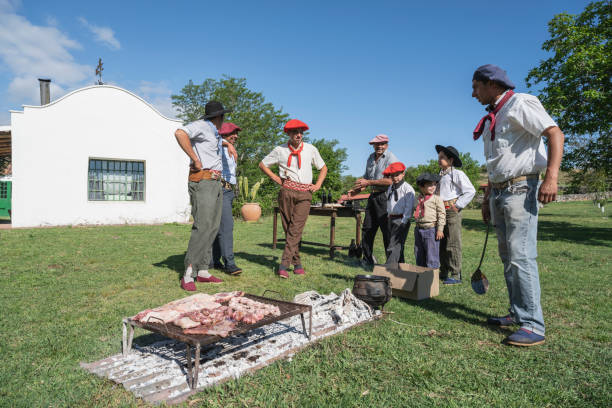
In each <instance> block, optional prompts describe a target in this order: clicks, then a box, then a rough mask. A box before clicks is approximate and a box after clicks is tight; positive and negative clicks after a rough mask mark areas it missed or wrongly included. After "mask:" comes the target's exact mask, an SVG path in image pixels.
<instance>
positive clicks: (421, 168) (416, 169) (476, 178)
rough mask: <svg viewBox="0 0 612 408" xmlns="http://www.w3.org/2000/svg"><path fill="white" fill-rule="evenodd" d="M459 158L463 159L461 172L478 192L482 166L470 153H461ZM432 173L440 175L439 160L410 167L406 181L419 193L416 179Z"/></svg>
mask: <svg viewBox="0 0 612 408" xmlns="http://www.w3.org/2000/svg"><path fill="white" fill-rule="evenodd" d="M459 157H460V158H461V162H462V166H461V170H462V171H463V172H464V173H465V175H466V176H467V177H468V178H469V179H470V182H471V183H472V184H473V185H474V188H475V189H476V191H478V187H479V186H480V179H481V166H480V164H479V163H478V161H476V160H475V159H474V158H473V157H472V156H471V155H470V153H459ZM426 172H427V173H431V174H438V173H440V166H439V165H438V161H437V160H430V161H429V162H427V164H419V165H418V166H410V167H408V168H407V169H406V176H405V177H404V180H406V181H407V182H408V183H410V185H412V187H414V190H415V191H416V192H417V194H418V192H419V187H418V186H417V183H416V179H417V177H418V176H419V174H421V173H426Z"/></svg>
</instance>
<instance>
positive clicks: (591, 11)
mask: <svg viewBox="0 0 612 408" xmlns="http://www.w3.org/2000/svg"><path fill="white" fill-rule="evenodd" d="M548 31H549V33H550V39H549V40H547V41H545V42H544V44H543V45H542V49H544V50H545V51H549V52H552V53H553V55H552V56H551V57H550V58H548V59H546V60H543V61H541V62H540V65H539V66H537V67H535V68H533V69H532V70H531V71H529V74H528V75H527V78H526V82H527V86H528V87H531V86H534V85H536V84H540V83H542V84H543V87H542V88H541V89H540V95H539V97H540V99H541V101H542V104H543V105H544V106H545V107H546V109H547V110H548V111H549V112H550V113H551V114H552V116H554V117H555V118H556V120H557V123H558V124H559V126H560V127H561V129H562V130H563V131H564V133H565V134H566V136H567V142H566V153H565V156H564V160H563V168H564V169H566V170H569V169H576V168H577V169H580V170H582V171H583V172H584V174H585V175H586V174H591V172H592V171H594V172H595V173H598V172H599V170H603V171H604V172H605V173H606V174H607V175H608V176H610V175H611V174H612V131H611V128H610V124H611V123H612V92H611V88H612V82H611V75H612V46H611V45H610V38H612V5H611V3H610V1H609V0H607V1H598V2H593V3H590V4H589V5H588V6H587V7H586V8H585V9H584V11H583V12H582V13H580V14H578V15H571V14H567V13H562V14H558V15H556V16H555V17H554V18H553V19H552V20H551V21H550V22H549V23H548Z"/></svg>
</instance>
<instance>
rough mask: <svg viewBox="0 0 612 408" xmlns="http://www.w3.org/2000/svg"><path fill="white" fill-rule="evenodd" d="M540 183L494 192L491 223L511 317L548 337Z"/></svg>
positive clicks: (490, 197)
mask: <svg viewBox="0 0 612 408" xmlns="http://www.w3.org/2000/svg"><path fill="white" fill-rule="evenodd" d="M538 185H539V183H538V180H537V179H533V180H525V181H520V182H518V183H515V184H513V185H511V186H510V187H507V188H505V189H495V188H493V189H492V190H491V195H490V196H489V206H490V209H491V221H492V222H493V223H494V225H495V229H496V231H497V241H498V248H499V256H500V258H501V260H502V262H503V264H504V277H505V278H506V286H507V287H508V296H509V298H510V315H511V316H512V317H513V318H514V320H515V321H516V322H517V323H518V324H520V326H521V328H525V329H528V330H531V331H533V332H534V333H536V334H539V335H541V336H543V335H544V332H545V327H544V316H543V314H542V306H541V305H540V278H539V275H538V263H537V261H536V258H537V256H538V253H537V234H538V200H537V195H538Z"/></svg>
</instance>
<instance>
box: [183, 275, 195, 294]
mask: <svg viewBox="0 0 612 408" xmlns="http://www.w3.org/2000/svg"><path fill="white" fill-rule="evenodd" d="M181 288H183V289H184V290H186V291H188V292H195V291H196V286H195V283H194V282H193V281H192V282H185V278H181Z"/></svg>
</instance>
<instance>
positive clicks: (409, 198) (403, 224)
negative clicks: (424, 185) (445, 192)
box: [383, 162, 414, 265]
mask: <svg viewBox="0 0 612 408" xmlns="http://www.w3.org/2000/svg"><path fill="white" fill-rule="evenodd" d="M405 173H406V166H404V164H403V163H401V162H395V163H391V164H390V165H389V167H387V168H386V169H385V170H384V171H383V175H384V176H385V177H390V178H391V181H392V183H393V184H391V185H390V186H389V188H388V189H387V192H386V194H387V214H388V223H389V246H388V247H387V265H390V264H397V263H400V262H401V263H403V262H404V244H405V243H406V237H407V236H408V231H409V230H410V217H411V216H412V210H413V208H414V189H413V188H412V186H411V185H410V184H408V183H406V182H405V181H404V174H405Z"/></svg>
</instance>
